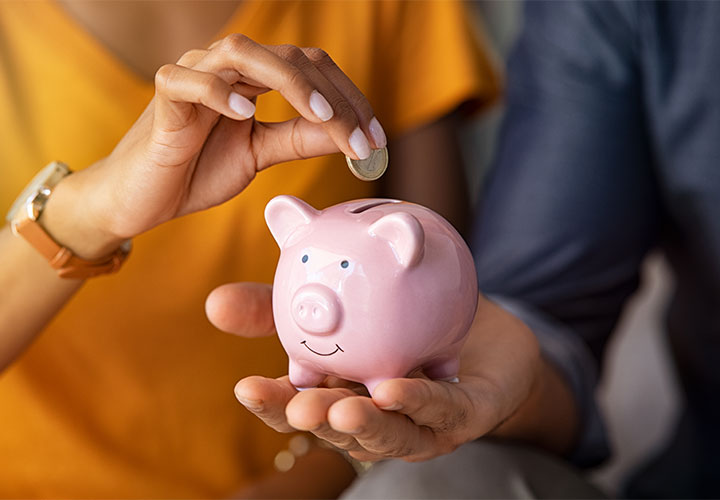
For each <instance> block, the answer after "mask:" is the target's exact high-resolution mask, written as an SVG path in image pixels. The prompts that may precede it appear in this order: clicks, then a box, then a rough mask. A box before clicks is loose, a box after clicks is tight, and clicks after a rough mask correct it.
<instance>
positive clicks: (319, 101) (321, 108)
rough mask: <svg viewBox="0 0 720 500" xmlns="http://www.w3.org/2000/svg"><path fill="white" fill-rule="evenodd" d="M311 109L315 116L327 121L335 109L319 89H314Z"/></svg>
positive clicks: (311, 97)
mask: <svg viewBox="0 0 720 500" xmlns="http://www.w3.org/2000/svg"><path fill="white" fill-rule="evenodd" d="M310 109H312V112H313V113H315V116H317V117H318V118H320V119H321V120H322V121H324V122H326V121H328V120H329V119H330V118H332V117H333V114H334V111H333V109H332V106H330V103H329V102H327V99H325V98H324V97H323V95H322V94H321V93H320V92H318V91H317V90H313V91H312V93H311V94H310Z"/></svg>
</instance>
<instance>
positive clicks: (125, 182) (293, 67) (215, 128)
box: [44, 35, 386, 258]
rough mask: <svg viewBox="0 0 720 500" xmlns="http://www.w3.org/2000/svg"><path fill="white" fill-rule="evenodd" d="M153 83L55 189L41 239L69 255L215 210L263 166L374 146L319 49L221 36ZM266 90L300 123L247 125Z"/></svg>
mask: <svg viewBox="0 0 720 500" xmlns="http://www.w3.org/2000/svg"><path fill="white" fill-rule="evenodd" d="M155 83H156V93H155V97H154V98H153V100H152V102H151V103H150V104H149V105H148V107H147V108H146V109H145V111H144V112H143V114H142V115H141V116H140V118H139V119H138V121H137V122H136V123H135V124H134V125H133V127H132V128H131V129H130V130H129V131H128V133H127V134H126V135H125V137H123V139H122V140H121V141H120V143H119V144H118V145H117V147H116V148H115V150H114V151H113V152H112V153H111V154H110V156H108V157H107V158H105V159H103V160H102V161H100V162H98V163H97V164H95V165H92V166H91V167H89V168H87V169H85V170H83V171H80V172H77V173H75V174H73V175H72V176H70V177H68V178H67V179H66V180H64V181H63V182H62V183H60V185H59V186H58V188H57V193H56V195H54V196H53V197H52V198H51V203H49V204H48V207H47V209H46V214H47V216H44V220H45V224H46V227H47V228H48V230H49V232H50V233H51V234H53V236H55V237H56V239H58V241H60V242H61V243H64V244H66V245H67V246H69V247H70V248H71V249H73V250H75V251H76V253H78V254H80V255H81V256H84V257H86V258H90V257H96V256H99V255H101V254H103V253H104V252H105V253H106V252H107V251H108V248H111V247H113V246H117V244H119V242H120V241H121V240H123V239H126V238H130V237H133V236H135V235H137V234H139V233H142V232H143V231H146V230H148V229H150V228H152V227H154V226H156V225H158V224H160V223H162V222H165V221H168V220H170V219H172V218H174V217H178V216H181V215H184V214H187V213H190V212H194V211H198V210H202V209H206V208H209V207H211V206H214V205H217V204H219V203H222V202H224V201H226V200H228V199H230V198H232V197H233V196H235V195H237V194H238V193H239V192H241V191H242V190H243V189H244V188H245V187H246V186H247V185H248V184H249V183H250V182H251V181H252V179H253V178H254V177H255V175H256V173H257V172H259V171H260V170H263V169H264V168H267V167H268V166H270V165H274V164H276V163H280V162H284V161H288V160H294V159H299V158H307V157H312V156H319V155H323V154H329V153H333V152H337V151H342V152H343V153H345V154H347V155H349V156H351V157H353V158H361V157H367V156H368V155H369V154H370V150H371V148H380V147H383V146H385V142H386V139H385V135H384V132H383V130H382V127H381V126H380V124H379V123H378V122H377V120H376V119H374V115H373V111H372V108H371V107H370V105H369V103H368V102H367V100H366V99H365V97H364V96H363V95H362V93H361V92H360V91H359V90H358V89H357V88H356V87H355V85H354V84H353V83H352V82H351V81H350V79H349V78H348V77H347V76H346V75H345V74H344V73H343V72H342V71H341V70H340V69H339V68H338V67H337V66H336V65H335V63H334V62H333V61H332V59H331V58H330V57H329V56H328V55H327V54H325V53H324V52H323V51H322V50H320V49H300V48H298V47H294V46H263V45H260V44H257V43H255V42H254V41H252V40H250V39H249V38H247V37H245V36H242V35H230V36H228V37H226V38H225V39H223V40H221V41H219V42H216V43H215V44H214V45H212V46H211V47H210V48H209V49H207V50H192V51H190V52H187V53H186V54H185V55H183V56H182V57H181V58H180V60H179V61H178V62H177V63H176V64H168V65H166V66H163V67H162V68H160V69H159V70H158V72H157V74H156V77H155ZM269 90H277V91H279V92H280V93H281V94H282V95H283V97H284V98H285V99H287V101H288V102H289V103H290V104H291V105H292V106H293V107H294V108H295V109H296V110H297V111H298V113H299V115H300V116H299V117H297V118H295V119H292V120H289V121H286V122H282V123H262V122H258V121H256V120H255V119H254V118H253V115H254V112H255V105H254V101H255V98H256V96H258V95H260V94H262V93H265V92H267V91H269ZM61 193H63V194H61ZM63 202H64V205H63ZM52 205H54V207H53V206H52ZM60 214H62V215H60ZM69 221H72V224H71V222H69ZM73 224H74V225H73Z"/></svg>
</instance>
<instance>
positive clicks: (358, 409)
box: [206, 283, 578, 461]
mask: <svg viewBox="0 0 720 500" xmlns="http://www.w3.org/2000/svg"><path fill="white" fill-rule="evenodd" d="M271 294H272V290H271V288H270V287H269V286H267V285H261V284H257V283H234V284H228V285H223V286H222V287H219V288H217V289H215V290H214V291H213V292H212V293H211V294H210V296H209V297H208V300H207V302H206V312H207V314H208V318H209V319H210V320H211V321H212V322H213V323H214V324H215V325H216V326H217V327H218V328H220V329H221V330H225V331H228V332H232V333H235V334H238V335H242V336H247V337H256V336H264V335H271V334H273V333H274V330H273V324H272V310H271V303H270V300H271ZM459 378H460V382H459V383H455V384H453V383H447V382H439V381H432V380H429V379H427V378H425V377H422V376H421V375H419V374H416V375H414V376H411V377H409V378H399V379H392V380H388V381H385V382H383V383H381V384H380V385H378V387H377V388H376V389H375V391H374V393H373V397H372V398H370V397H367V393H365V392H364V391H363V390H362V389H361V388H359V386H358V385H356V384H350V383H346V382H344V381H340V380H337V379H330V380H328V381H327V382H326V384H325V387H321V388H316V389H307V390H304V391H301V392H298V391H297V390H296V389H295V388H294V387H293V386H292V384H290V382H289V380H288V379H287V377H280V378H278V379H270V378H265V377H262V376H251V377H247V378H245V379H243V380H241V381H240V382H238V384H237V385H236V387H235V394H236V396H237V398H238V400H239V401H240V402H241V403H242V404H243V405H244V406H245V407H246V408H247V409H248V410H250V411H251V412H253V413H254V414H255V415H256V416H258V417H259V418H260V419H262V420H263V421H264V422H265V423H266V424H267V425H269V426H270V427H272V428H273V429H275V430H277V431H279V432H292V431H295V430H302V431H309V432H311V433H313V434H314V435H315V436H317V437H318V438H320V439H324V440H326V441H328V442H330V443H332V444H333V445H335V446H337V447H338V448H340V449H343V450H346V451H348V452H349V453H350V455H351V456H353V457H354V458H357V459H359V460H369V461H374V460H380V459H385V458H401V459H403V460H407V461H418V460H426V459H430V458H433V457H436V456H438V455H442V454H445V453H449V452H451V451H453V450H454V449H455V448H457V447H458V446H460V445H461V444H463V443H466V442H468V441H471V440H473V439H476V438H479V437H482V436H495V437H501V438H508V439H514V440H520V441H525V442H529V443H533V444H535V445H537V446H540V447H543V448H545V449H547V450H549V451H551V452H553V453H557V454H564V453H567V452H568V451H569V450H570V449H571V447H572V445H573V443H574V440H575V437H576V434H577V431H578V415H577V407H576V405H575V403H574V400H573V398H572V395H571V392H570V390H569V387H568V386H567V384H566V382H565V381H564V379H563V378H562V377H561V376H560V375H559V374H558V373H557V371H556V369H555V368H554V367H553V366H552V365H551V364H550V363H548V362H547V361H546V360H544V359H543V357H542V356H541V354H540V351H539V348H538V344H537V340H536V339H535V336H534V335H533V333H532V332H531V331H530V330H529V328H528V327H527V326H526V325H525V324H524V323H522V322H521V321H520V320H519V319H518V318H516V317H515V316H513V315H512V314H510V313H509V312H507V311H505V310H504V309H502V308H501V307H499V306H497V305H496V304H494V303H492V302H490V301H489V300H487V299H485V298H484V297H483V296H482V295H481V296H480V297H479V302H478V308H477V311H476V314H475V319H474V322H473V324H472V326H471V328H470V333H469V336H468V340H467V342H466V343H465V345H464V347H463V349H462V352H461V360H460V374H459Z"/></svg>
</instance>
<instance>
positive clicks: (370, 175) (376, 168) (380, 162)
mask: <svg viewBox="0 0 720 500" xmlns="http://www.w3.org/2000/svg"><path fill="white" fill-rule="evenodd" d="M345 160H346V161H347V164H348V167H350V171H351V172H352V173H353V175H354V176H355V177H357V178H358V179H360V180H363V181H374V180H377V179H379V178H380V177H382V174H384V173H385V170H386V169H387V166H388V150H387V148H382V149H373V150H372V152H371V153H370V156H368V157H367V158H366V159H364V160H353V159H352V158H350V157H349V156H345Z"/></svg>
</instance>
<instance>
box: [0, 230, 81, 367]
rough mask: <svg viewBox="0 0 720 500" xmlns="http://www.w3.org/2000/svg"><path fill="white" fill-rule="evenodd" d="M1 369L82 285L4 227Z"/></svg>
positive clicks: (0, 246)
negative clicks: (60, 275)
mask: <svg viewBox="0 0 720 500" xmlns="http://www.w3.org/2000/svg"><path fill="white" fill-rule="evenodd" d="M0 256H2V258H0V290H2V291H3V292H2V297H3V298H2V300H0V370H3V369H5V368H6V367H7V366H8V365H10V363H12V362H13V360H15V358H17V357H18V356H19V355H20V353H21V352H22V351H23V350H24V349H25V348H26V347H27V346H28V345H29V344H30V342H31V341H32V340H33V339H34V338H35V336H36V335H37V334H38V332H40V331H41V330H42V329H43V327H44V326H45V325H46V324H47V323H48V322H49V321H50V320H51V319H52V318H53V317H54V316H55V314H57V312H58V311H59V310H60V309H61V308H62V307H63V305H64V304H65V303H66V302H67V301H68V300H69V299H70V297H71V296H72V295H73V293H75V291H77V290H78V288H80V285H81V284H82V281H80V280H69V279H62V278H59V277H58V276H57V274H56V273H55V271H54V270H53V269H52V268H51V267H50V265H49V264H48V262H47V261H46V260H45V259H44V258H43V257H42V256H41V255H40V254H39V253H38V252H37V251H36V250H35V249H34V248H32V247H31V246H30V245H29V244H28V243H27V242H26V241H25V240H23V239H22V238H19V237H17V236H15V235H13V234H12V231H11V230H10V227H9V226H5V227H3V228H2V229H1V230H0Z"/></svg>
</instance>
